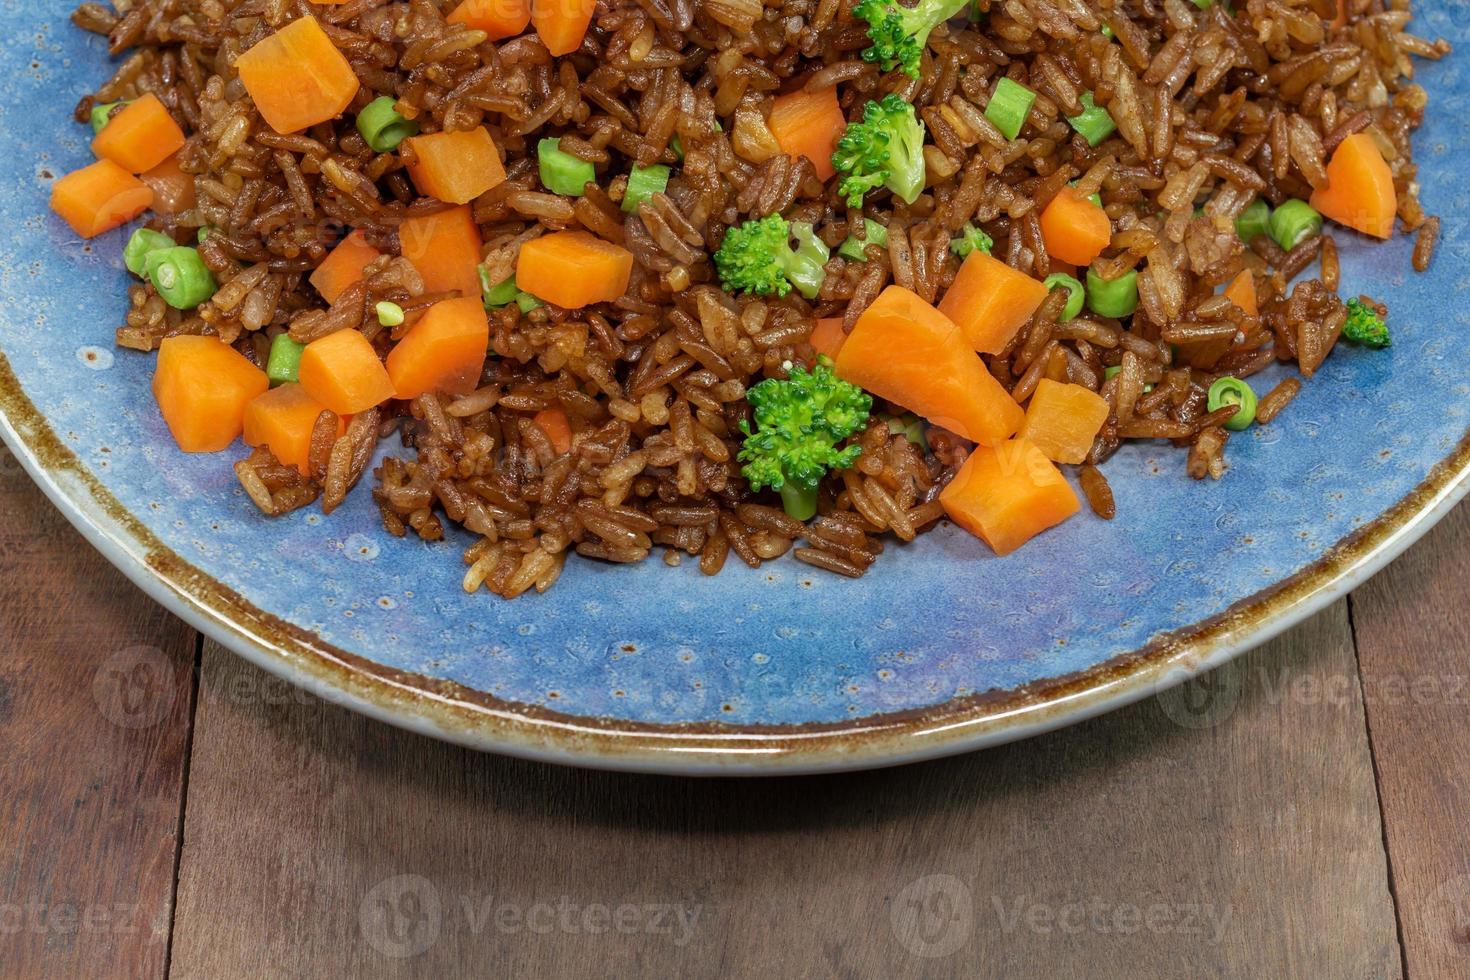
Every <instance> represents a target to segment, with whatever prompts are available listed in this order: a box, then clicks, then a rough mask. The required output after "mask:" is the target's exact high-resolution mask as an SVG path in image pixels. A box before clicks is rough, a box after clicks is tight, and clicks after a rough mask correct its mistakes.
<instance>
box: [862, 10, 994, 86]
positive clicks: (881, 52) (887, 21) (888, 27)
mask: <svg viewBox="0 0 1470 980" xmlns="http://www.w3.org/2000/svg"><path fill="white" fill-rule="evenodd" d="M970 2H971V0H919V2H918V4H917V5H916V6H913V7H905V6H903V5H902V4H900V3H898V2H897V0H861V2H860V3H859V4H858V5H857V6H856V7H854V8H853V11H852V12H853V14H854V15H855V16H858V17H861V18H862V19H863V20H865V21H867V22H868V38H869V39H870V40H871V41H872V42H873V44H872V46H871V47H869V48H866V49H864V51H863V60H864V61H872V62H876V63H877V64H878V65H879V66H880V67H882V69H883V70H884V71H893V69H895V68H902V69H903V70H904V72H905V73H906V74H907V75H908V76H909V77H910V78H918V77H919V59H920V57H921V56H922V55H923V53H924V45H925V44H926V43H927V42H928V40H929V33H930V32H931V31H933V30H934V28H936V27H938V26H939V25H940V24H942V23H944V22H945V21H947V20H949V19H950V18H951V17H955V16H958V15H959V14H960V13H961V12H962V11H964V9H965V8H966V7H967V6H969V5H970Z"/></svg>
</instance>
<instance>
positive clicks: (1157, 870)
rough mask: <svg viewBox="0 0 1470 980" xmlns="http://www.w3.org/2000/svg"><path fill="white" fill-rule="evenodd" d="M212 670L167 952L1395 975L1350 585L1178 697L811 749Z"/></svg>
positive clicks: (478, 967)
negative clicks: (673, 774) (371, 716)
mask: <svg viewBox="0 0 1470 980" xmlns="http://www.w3.org/2000/svg"><path fill="white" fill-rule="evenodd" d="M202 676H203V679H202V682H201V691H200V708H199V711H198V717H197V721H196V734H195V749H194V766H193V771H192V777H191V778H192V782H191V784H190V794H189V813H188V820H187V832H186V839H185V844H184V851H183V859H182V863H181V867H180V880H179V907H178V916H177V929H176V937H175V947H174V960H173V974H174V975H175V976H176V977H180V978H194V977H221V976H241V975H247V974H248V975H264V974H269V975H271V976H283V977H284V976H341V975H345V976H360V977H378V976H383V977H395V976H458V975H465V974H466V972H470V973H473V974H474V975H480V976H502V975H513V976H573V975H585V974H586V973H587V972H588V971H589V969H595V970H597V971H598V972H599V973H605V974H608V975H613V976H628V975H638V976H681V977H689V978H697V977H729V976H751V975H769V976H777V977H781V976H811V977H818V976H842V977H848V976H886V977H907V976H936V977H949V976H959V975H963V976H980V977H992V976H993V977H1002V976H1022V975H1025V976H1099V975H1107V976H1156V977H1184V976H1188V977H1205V976H1268V977H1278V976H1320V977H1372V978H1383V977H1393V976H1397V975H1399V965H1400V958H1399V950H1398V945H1397V939H1396V934H1395V926H1394V919H1393V909H1392V905H1391V899H1390V896H1389V891H1388V885H1387V871H1386V868H1385V864H1384V855H1383V851H1382V840H1381V829H1380V826H1379V822H1378V804H1377V799H1376V796H1375V793H1374V786H1373V778H1372V772H1371V765H1370V760H1369V755H1368V747H1367V742H1366V737H1365V733H1364V724H1363V714H1362V705H1361V702H1360V701H1359V700H1358V698H1357V685H1356V683H1354V682H1353V681H1352V679H1353V678H1354V677H1355V674H1354V660H1353V653H1352V649H1351V645H1350V639H1349V630H1348V621H1347V613H1346V607H1345V604H1343V603H1339V604H1337V605H1336V606H1334V607H1333V608H1332V609H1330V610H1329V611H1327V612H1326V613H1324V614H1323V615H1321V616H1319V617H1317V618H1315V619H1314V620H1313V621H1311V622H1310V623H1308V624H1306V625H1304V626H1303V627H1301V628H1299V629H1297V630H1296V631H1294V632H1292V633H1291V634H1290V635H1288V636H1286V637H1284V638H1283V639H1282V640H1280V641H1278V642H1276V643H1274V644H1271V645H1270V646H1269V647H1268V648H1266V649H1265V650H1263V651H1259V652H1258V653H1257V654H1256V655H1254V656H1252V657H1251V658H1249V659H1248V660H1247V661H1245V662H1244V663H1243V664H1242V665H1241V666H1239V667H1236V668H1230V669H1227V671H1226V672H1224V673H1222V674H1217V675H1215V676H1214V677H1213V679H1212V681H1211V682H1210V684H1209V685H1208V686H1206V687H1203V688H1200V687H1197V688H1195V689H1194V691H1193V692H1192V696H1191V697H1190V698H1184V697H1182V696H1176V695H1172V694H1166V695H1164V696H1162V697H1161V698H1160V699H1157V700H1151V701H1149V702H1147V703H1144V704H1141V705H1138V706H1135V707H1134V708H1132V709H1129V710H1125V711H1122V712H1118V713H1116V714H1114V715H1111V716H1109V717H1106V718H1102V719H1098V720H1096V721H1094V722H1091V723H1088V724H1085V725H1082V726H1079V727H1076V728H1073V729H1070V730H1067V731H1063V732H1059V733H1055V734H1053V735H1051V736H1048V737H1045V738H1040V739H1036V740H1034V741H1031V742H1028V743H1024V744H1020V745H1014V746H1009V747H1006V748H1002V749H999V750H995V751H991V752H987V753H983V754H977V755H972V756H968V757H964V758H959V759H951V760H944V761H940V762H935V763H930V764H926V765H919V766H911V767H907V768H903V769H896V770H888V771H884V772H874V773H858V774H851V775H842V776H833V777H825V778H810V779H791V780H774V779H768V780H756V781H694V780H680V779H673V778H655V777H636V776H620V775H611V774H601V773H592V772H580V771H576V770H567V769H556V768H550V767H544V766H538V765H533V764H529V763H521V762H515V761H511V760H505V759H498V758H494V757H491V756H478V755H475V754H473V753H469V752H466V751H462V750H458V749H454V748H450V747H447V746H443V745H439V744H436V743H433V742H430V741H428V740H425V739H422V738H418V737H415V736H410V735H406V734H403V733H401V732H398V731H395V730H393V729H390V728H387V727H384V726H381V725H378V724H376V723H372V722H369V721H366V720H364V719H361V718H358V717H355V716H353V715H351V714H349V713H348V712H346V711H344V710H341V709H338V708H335V707H328V706H324V705H320V704H318V703H316V702H313V701H311V700H310V699H308V698H306V697H305V696H304V695H296V694H294V693H292V692H290V691H288V690H286V689H285V688H284V687H282V686H281V685H279V684H278V683H276V682H274V681H266V680H265V679H264V677H263V675H262V674H261V673H260V672H258V671H256V670H255V669H253V668H251V667H249V666H247V665H246V664H244V663H243V662H241V661H239V660H237V659H236V658H234V657H232V656H231V655H229V654H228V653H226V652H224V651H222V650H220V649H218V648H215V647H213V646H212V645H206V649H205V656H204V664H203V674H202ZM1341 677H1346V678H1348V681H1349V682H1348V683H1346V684H1342V685H1338V686H1337V689H1338V690H1340V692H1341V694H1340V696H1335V697H1312V696H1308V695H1304V694H1302V693H1300V692H1301V691H1303V690H1307V689H1308V688H1310V687H1311V685H1314V684H1316V685H1325V684H1328V683H1330V682H1331V681H1332V680H1333V679H1334V678H1341ZM1293 692H1295V693H1293ZM1201 709H1202V710H1201ZM679 915H682V916H683V918H682V919H680V918H679ZM620 927H621V931H620ZM1100 971H1101V972H1100Z"/></svg>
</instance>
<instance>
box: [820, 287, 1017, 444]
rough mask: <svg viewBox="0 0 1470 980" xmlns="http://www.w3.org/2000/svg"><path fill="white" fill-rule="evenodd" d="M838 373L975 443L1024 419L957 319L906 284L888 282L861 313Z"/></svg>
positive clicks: (996, 437) (1002, 435)
mask: <svg viewBox="0 0 1470 980" xmlns="http://www.w3.org/2000/svg"><path fill="white" fill-rule="evenodd" d="M836 370H837V375H838V377H840V378H842V379H843V380H845V381H850V382H852V383H853V384H855V385H857V386H858V387H860V388H865V389H867V390H868V391H870V392H872V393H873V394H875V395H877V396H878V397H879V398H886V399H888V400H889V401H891V402H895V403H896V404H899V405H902V406H903V407H904V408H906V409H908V410H909V411H911V412H914V413H916V414H918V415H922V416H923V417H924V418H926V419H928V420H929V421H930V422H932V423H933V424H934V425H937V426H940V427H941V428H945V429H948V430H950V431H951V432H954V433H957V434H958V435H961V436H963V437H964V438H966V439H969V440H970V441H972V442H979V443H985V444H991V443H996V442H1000V441H1002V440H1003V439H1006V438H1007V437H1009V436H1010V435H1011V434H1012V433H1013V432H1015V431H1016V430H1017V429H1018V428H1020V427H1021V422H1022V420H1023V419H1024V418H1025V413H1024V412H1022V411H1021V406H1019V405H1017V404H1016V403H1015V401H1014V400H1013V399H1012V398H1011V396H1010V394H1009V393H1008V392H1007V391H1006V390H1005V389H1004V388H1002V387H1001V386H1000V382H999V381H996V380H995V378H994V377H992V376H991V374H990V372H989V371H987V370H986V369H985V365H984V364H983V363H982V362H981V360H980V358H979V357H977V356H976V355H975V352H974V349H973V348H972V347H971V346H970V344H969V342H968V341H967V340H966V339H965V335H964V334H963V333H962V332H961V331H960V328H959V327H958V326H956V325H955V323H954V321H953V320H951V319H950V318H949V317H947V316H945V315H944V314H943V313H940V312H939V311H938V310H936V309H935V308H934V307H932V306H930V305H929V304H928V303H926V302H924V301H923V300H922V299H920V298H919V296H918V295H917V294H915V293H913V292H911V291H910V290H907V289H904V288H903V287H902V286H889V287H888V288H887V289H885V290H883V292H882V293H880V294H879V296H878V298H877V299H876V300H875V301H874V302H873V305H872V306H870V307H868V308H867V309H866V310H864V311H863V315H862V316H861V317H859V318H858V322H857V324H856V325H855V326H854V327H853V328H852V332H851V333H849V334H848V335H847V340H846V341H845V342H843V344H842V349H841V350H840V351H838V353H837V368H836Z"/></svg>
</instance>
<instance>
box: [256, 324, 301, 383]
mask: <svg viewBox="0 0 1470 980" xmlns="http://www.w3.org/2000/svg"><path fill="white" fill-rule="evenodd" d="M304 350H306V345H305V344H298V343H297V342H296V341H294V340H292V339H291V336H290V335H289V334H284V333H278V334H276V339H275V340H272V341H271V355H270V357H269V358H268V359H267V360H266V362H265V376H266V377H267V378H270V382H271V384H272V385H283V384H291V383H294V382H295V381H296V380H297V374H298V372H299V371H300V370H301V352H302V351H304Z"/></svg>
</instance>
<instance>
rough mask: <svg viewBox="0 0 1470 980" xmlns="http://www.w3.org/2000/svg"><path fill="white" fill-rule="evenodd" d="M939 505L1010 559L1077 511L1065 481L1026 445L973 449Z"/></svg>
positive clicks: (1024, 442) (1016, 443)
mask: <svg viewBox="0 0 1470 980" xmlns="http://www.w3.org/2000/svg"><path fill="white" fill-rule="evenodd" d="M939 502H940V503H941V504H943V505H944V510H945V513H947V514H949V517H950V520H952V521H954V522H955V523H956V524H958V525H959V526H960V527H962V528H964V529H965V530H966V531H969V532H970V533H971V534H973V535H975V536H976V537H978V538H980V539H981V540H983V541H984V542H985V543H986V544H988V545H990V547H991V549H992V550H994V551H995V553H996V554H997V555H1008V554H1010V553H1011V552H1012V551H1015V550H1016V549H1017V548H1019V547H1020V546H1021V545H1023V544H1025V543H1026V542H1027V541H1029V540H1031V539H1032V538H1033V537H1035V536H1036V535H1038V534H1040V533H1041V532H1042V531H1045V530H1046V529H1047V528H1049V527H1055V526H1056V525H1058V524H1060V523H1061V522H1062V521H1064V520H1066V519H1067V518H1069V517H1071V516H1072V515H1073V514H1075V513H1077V511H1078V510H1079V509H1080V508H1081V504H1080V503H1079V502H1078V500H1077V494H1076V493H1074V492H1073V490H1072V487H1071V485H1069V484H1068V483H1067V480H1066V477H1064V476H1062V474H1061V471H1060V470H1058V469H1057V468H1056V467H1055V466H1053V465H1052V462H1051V460H1049V459H1047V458H1046V454H1045V453H1043V452H1042V451H1041V450H1040V449H1039V448H1038V447H1037V446H1035V445H1034V444H1032V443H1030V442H1028V441H1027V440H1025V439H1012V440H1010V441H1008V442H1002V443H1000V444H999V445H997V446H978V447H976V449H975V451H974V452H973V453H971V454H970V458H969V459H967V460H965V465H964V466H961V467H960V471H959V472H958V473H956V474H955V476H954V479H953V480H951V481H950V483H949V486H947V487H945V488H944V490H943V491H942V492H941V493H940V494H939Z"/></svg>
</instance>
